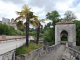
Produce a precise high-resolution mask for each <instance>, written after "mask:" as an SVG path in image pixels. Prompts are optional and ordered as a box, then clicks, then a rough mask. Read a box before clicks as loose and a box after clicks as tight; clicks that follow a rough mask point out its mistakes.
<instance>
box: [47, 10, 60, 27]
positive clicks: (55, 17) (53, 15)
mask: <svg viewBox="0 0 80 60" xmlns="http://www.w3.org/2000/svg"><path fill="white" fill-rule="evenodd" d="M46 18H47V19H49V20H51V21H52V25H53V26H54V28H55V24H56V23H57V22H59V21H61V20H60V19H59V18H60V15H59V13H58V12H57V11H56V10H55V11H52V12H51V13H49V12H48V13H47V14H46Z"/></svg>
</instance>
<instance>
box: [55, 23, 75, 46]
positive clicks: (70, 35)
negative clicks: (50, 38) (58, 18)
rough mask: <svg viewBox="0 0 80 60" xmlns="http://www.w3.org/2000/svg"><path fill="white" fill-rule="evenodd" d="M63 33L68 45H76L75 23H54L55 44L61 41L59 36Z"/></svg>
mask: <svg viewBox="0 0 80 60" xmlns="http://www.w3.org/2000/svg"><path fill="white" fill-rule="evenodd" d="M62 35H65V36H67V39H68V44H69V45H70V46H76V24H75V23H73V22H58V23H56V25H55V45H57V44H58V43H60V42H61V36H62Z"/></svg>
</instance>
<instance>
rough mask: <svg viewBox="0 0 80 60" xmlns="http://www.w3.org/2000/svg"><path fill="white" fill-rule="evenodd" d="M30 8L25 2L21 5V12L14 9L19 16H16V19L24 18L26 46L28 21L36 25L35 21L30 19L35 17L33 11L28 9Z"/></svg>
mask: <svg viewBox="0 0 80 60" xmlns="http://www.w3.org/2000/svg"><path fill="white" fill-rule="evenodd" d="M30 9H31V8H29V7H28V6H27V5H26V4H25V5H23V7H22V10H21V12H18V11H16V13H17V14H18V15H20V16H18V17H17V18H16V19H15V21H16V20H21V19H22V20H24V19H26V23H25V24H26V46H28V37H29V22H30V23H32V24H34V26H36V25H37V22H36V21H33V20H30V19H32V18H34V17H37V16H35V15H33V12H31V11H30Z"/></svg>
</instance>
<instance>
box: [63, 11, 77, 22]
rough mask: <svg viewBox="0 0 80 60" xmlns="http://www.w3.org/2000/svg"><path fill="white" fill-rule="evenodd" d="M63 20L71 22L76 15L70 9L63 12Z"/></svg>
mask: <svg viewBox="0 0 80 60" xmlns="http://www.w3.org/2000/svg"><path fill="white" fill-rule="evenodd" d="M64 16H65V17H64V21H65V22H71V21H73V20H74V19H76V16H75V15H74V13H73V12H72V11H66V12H65V14H64Z"/></svg>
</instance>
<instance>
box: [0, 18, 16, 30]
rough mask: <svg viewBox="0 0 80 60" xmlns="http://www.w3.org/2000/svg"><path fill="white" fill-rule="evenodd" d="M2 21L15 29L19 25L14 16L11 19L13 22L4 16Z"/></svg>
mask: <svg viewBox="0 0 80 60" xmlns="http://www.w3.org/2000/svg"><path fill="white" fill-rule="evenodd" d="M0 23H2V24H4V23H6V25H10V26H12V27H14V29H15V30H17V25H16V23H15V22H14V19H13V18H12V19H11V22H10V19H8V18H4V17H2V21H0Z"/></svg>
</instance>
